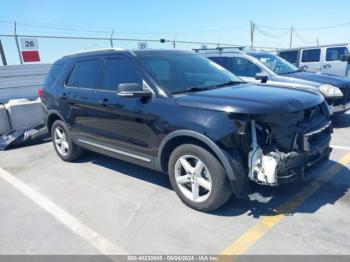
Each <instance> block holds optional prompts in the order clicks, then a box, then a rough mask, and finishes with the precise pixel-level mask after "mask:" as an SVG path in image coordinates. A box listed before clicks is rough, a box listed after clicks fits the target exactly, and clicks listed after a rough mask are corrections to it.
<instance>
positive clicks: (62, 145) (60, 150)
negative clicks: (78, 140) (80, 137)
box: [51, 120, 84, 162]
mask: <svg viewBox="0 0 350 262" xmlns="http://www.w3.org/2000/svg"><path fill="white" fill-rule="evenodd" d="M51 137H52V142H53V146H54V148H55V151H56V153H57V155H58V156H59V157H60V158H61V159H62V160H64V161H67V162H71V161H74V160H77V159H78V158H80V157H81V156H82V155H83V152H84V151H83V149H82V148H80V147H79V146H77V145H76V144H74V143H73V141H72V139H71V135H70V133H69V129H68V127H67V125H66V124H65V123H64V122H63V121H61V120H56V121H55V122H54V123H53V125H52V128H51Z"/></svg>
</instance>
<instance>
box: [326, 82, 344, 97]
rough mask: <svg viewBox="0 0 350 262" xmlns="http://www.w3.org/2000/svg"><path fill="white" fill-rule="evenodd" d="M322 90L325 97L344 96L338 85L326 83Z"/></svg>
mask: <svg viewBox="0 0 350 262" xmlns="http://www.w3.org/2000/svg"><path fill="white" fill-rule="evenodd" d="M320 91H321V92H322V94H323V95H324V96H325V97H342V96H343V93H342V92H341V91H340V89H339V88H338V87H336V86H332V85H329V84H324V85H321V86H320Z"/></svg>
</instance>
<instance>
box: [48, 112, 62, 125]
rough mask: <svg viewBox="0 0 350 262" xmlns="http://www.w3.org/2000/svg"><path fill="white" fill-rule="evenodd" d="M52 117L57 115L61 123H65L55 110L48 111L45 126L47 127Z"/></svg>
mask: <svg viewBox="0 0 350 262" xmlns="http://www.w3.org/2000/svg"><path fill="white" fill-rule="evenodd" d="M52 115H57V116H58V117H59V118H60V119H61V120H62V121H64V122H66V121H65V119H64V117H63V115H62V114H61V113H60V112H58V111H57V110H50V111H48V112H47V115H46V119H45V125H46V126H47V127H48V121H49V119H50V117H51V116H52Z"/></svg>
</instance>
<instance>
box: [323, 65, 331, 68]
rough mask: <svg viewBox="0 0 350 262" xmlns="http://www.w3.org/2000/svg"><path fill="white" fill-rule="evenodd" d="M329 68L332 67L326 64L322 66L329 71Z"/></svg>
mask: <svg viewBox="0 0 350 262" xmlns="http://www.w3.org/2000/svg"><path fill="white" fill-rule="evenodd" d="M331 67H332V65H330V64H326V65H324V66H323V68H324V69H329V68H331Z"/></svg>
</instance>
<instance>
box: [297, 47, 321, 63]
mask: <svg viewBox="0 0 350 262" xmlns="http://www.w3.org/2000/svg"><path fill="white" fill-rule="evenodd" d="M320 57H321V49H308V50H303V55H302V57H301V61H302V62H306V63H307V62H319V61H320Z"/></svg>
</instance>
